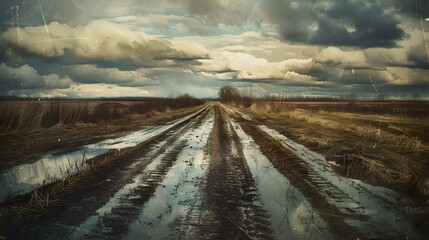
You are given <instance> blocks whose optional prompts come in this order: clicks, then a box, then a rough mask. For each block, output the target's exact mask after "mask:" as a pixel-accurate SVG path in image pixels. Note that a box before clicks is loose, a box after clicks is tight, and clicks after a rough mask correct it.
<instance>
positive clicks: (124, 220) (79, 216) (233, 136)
mask: <svg viewBox="0 0 429 240" xmlns="http://www.w3.org/2000/svg"><path fill="white" fill-rule="evenodd" d="M142 136H144V135H141V136H140V137H137V138H133V139H135V145H133V144H131V145H128V146H127V148H124V149H123V150H121V151H116V152H113V153H112V152H109V153H108V154H107V155H108V156H109V158H108V159H107V160H106V159H104V160H103V161H102V159H98V158H102V156H99V157H96V158H94V159H95V160H97V161H100V162H101V163H102V164H98V165H96V167H91V168H89V169H88V170H87V171H85V172H83V173H79V174H77V175H75V176H71V177H68V178H67V180H68V181H70V179H75V181H72V182H71V183H70V184H69V185H68V186H67V187H66V188H64V189H62V190H61V191H60V192H59V193H58V194H56V195H55V197H56V198H57V200H58V203H59V204H58V205H57V206H55V207H50V208H49V209H48V213H47V214H45V215H43V216H32V217H28V219H27V220H26V221H21V222H19V223H17V224H15V225H13V226H12V227H11V228H10V229H9V231H8V232H7V233H6V236H7V237H9V238H22V239H118V238H119V239H357V238H359V239H366V238H377V239H380V238H381V239H386V238H387V239H392V238H407V237H408V238H411V239H424V236H425V235H424V234H425V233H424V229H422V228H423V227H422V226H424V224H425V220H424V219H425V218H424V217H422V216H427V213H428V211H427V209H426V208H423V207H420V208H417V207H413V206H415V205H413V202H412V200H411V199H408V198H406V197H405V196H403V195H400V194H399V193H396V192H395V191H393V190H390V189H386V188H380V187H376V186H372V185H370V184H365V183H363V182H360V181H358V180H355V179H349V178H344V177H341V176H339V175H337V174H336V172H335V171H334V170H333V169H332V164H331V163H329V162H327V161H326V160H325V159H324V158H323V156H321V155H319V154H317V153H315V152H312V151H311V150H310V149H308V148H305V147H304V146H302V145H299V144H297V143H295V142H294V141H292V140H290V139H287V138H286V137H285V136H283V135H282V134H280V133H278V132H277V131H276V130H275V129H273V128H272V127H270V123H269V121H266V120H265V119H255V118H252V116H248V115H244V114H241V113H240V112H238V111H237V110H234V109H232V108H229V107H228V106H226V105H221V104H218V103H212V104H211V105H210V106H208V107H207V108H206V109H205V110H204V111H202V112H199V113H198V114H196V115H189V116H188V118H186V120H184V121H183V122H180V123H179V124H176V125H174V126H172V127H171V128H168V129H166V130H164V131H159V132H156V133H154V134H153V135H152V136H151V137H150V138H149V139H146V140H144V137H142ZM106 141H107V142H110V143H112V144H113V145H114V144H120V143H119V142H120V141H118V140H117V139H116V140H115V139H112V140H106ZM104 158H105V157H104ZM416 223H417V224H420V225H417V224H416ZM419 226H420V227H419Z"/></svg>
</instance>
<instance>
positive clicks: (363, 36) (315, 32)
mask: <svg viewBox="0 0 429 240" xmlns="http://www.w3.org/2000/svg"><path fill="white" fill-rule="evenodd" d="M263 7H264V9H265V12H266V14H267V17H268V19H269V20H270V21H272V22H273V23H275V24H278V25H279V28H280V34H281V35H282V37H283V38H284V39H285V40H289V41H295V42H301V43H309V44H317V45H340V46H356V47H362V48H368V47H395V46H396V45H397V41H399V40H402V39H403V38H404V37H405V36H406V35H405V33H404V31H403V30H402V29H401V28H400V27H399V26H398V25H399V20H398V19H397V18H396V17H395V15H393V14H390V13H387V12H385V11H384V9H383V8H382V6H381V5H379V4H377V2H376V1H375V0H369V1H354V0H328V1H316V0H304V1H292V0H285V1H283V0H268V1H264V2H263Z"/></svg>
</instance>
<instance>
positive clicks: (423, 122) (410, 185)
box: [250, 101, 429, 198]
mask: <svg viewBox="0 0 429 240" xmlns="http://www.w3.org/2000/svg"><path fill="white" fill-rule="evenodd" d="M250 110H251V111H252V112H254V113H258V114H260V115H261V116H264V117H266V118H269V119H273V120H274V121H275V122H276V123H277V124H276V127H277V128H278V129H279V130H280V131H281V132H285V135H287V136H289V137H290V138H292V139H294V140H295V141H297V142H300V143H302V144H304V145H306V146H308V147H310V148H312V149H313V150H315V151H317V152H320V153H323V154H324V155H325V156H327V158H328V160H331V161H335V162H337V163H338V164H339V165H341V166H345V167H346V168H339V170H340V171H343V173H344V171H345V172H348V174H358V175H359V176H358V177H360V178H365V179H366V180H372V181H375V182H378V183H380V184H387V185H390V186H391V187H403V188H404V189H408V190H410V189H413V190H411V191H414V189H415V188H417V189H418V190H417V192H420V193H422V194H424V195H425V196H426V198H427V197H428V196H429V182H428V179H429V148H428V146H429V104H428V103H427V102H268V101H260V102H256V103H254V104H253V106H252V107H251V109H250ZM349 166H350V167H349Z"/></svg>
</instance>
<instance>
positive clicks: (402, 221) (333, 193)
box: [259, 125, 427, 239]
mask: <svg viewBox="0 0 429 240" xmlns="http://www.w3.org/2000/svg"><path fill="white" fill-rule="evenodd" d="M259 128H260V129H261V130H263V131H264V132H266V133H267V134H269V135H270V136H272V137H273V138H275V139H277V140H279V141H280V142H281V143H282V144H283V146H284V147H285V148H287V149H289V150H290V151H292V152H293V153H294V154H295V155H296V156H298V157H299V158H300V159H302V160H303V161H304V162H305V163H306V164H307V165H308V166H309V167H310V172H309V176H310V180H311V181H312V182H313V183H315V185H316V186H317V188H318V190H319V193H321V195H322V196H323V197H324V198H325V199H326V200H327V202H328V203H329V204H331V205H334V206H335V207H337V208H338V209H339V210H340V211H341V212H342V213H344V214H345V215H349V216H350V218H346V219H345V222H346V223H348V224H349V225H351V226H354V227H356V228H358V229H359V231H360V232H361V233H363V234H365V236H366V237H368V238H385V237H388V236H390V237H398V236H402V237H408V238H411V239H420V238H422V237H423V236H422V235H421V233H420V232H419V231H417V229H416V228H414V226H412V225H411V224H410V222H409V220H410V219H409V218H411V217H412V215H410V214H414V213H418V212H420V211H427V210H424V209H421V208H414V207H410V204H411V201H410V200H409V199H406V198H404V197H402V196H400V195H399V194H398V193H396V192H395V191H393V190H390V189H387V188H384V187H377V186H372V185H370V184H366V183H364V182H362V181H360V180H356V179H350V178H346V177H342V176H339V175H337V174H336V173H335V172H334V170H333V169H332V165H331V163H329V162H327V161H326V160H325V158H324V157H323V156H322V155H320V154H318V153H315V152H313V151H311V150H310V149H308V148H306V147H305V146H303V145H301V144H298V143H296V142H294V141H292V140H291V139H288V138H287V137H285V136H284V135H282V134H280V133H279V132H277V131H276V130H274V129H271V128H268V127H267V126H263V125H261V126H259Z"/></svg>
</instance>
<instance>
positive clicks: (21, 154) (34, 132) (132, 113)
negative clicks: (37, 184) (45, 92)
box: [0, 94, 204, 170]
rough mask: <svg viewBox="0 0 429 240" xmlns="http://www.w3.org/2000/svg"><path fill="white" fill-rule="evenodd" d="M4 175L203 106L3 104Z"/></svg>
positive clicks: (169, 102) (190, 101)
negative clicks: (45, 156) (43, 156)
mask: <svg viewBox="0 0 429 240" xmlns="http://www.w3.org/2000/svg"><path fill="white" fill-rule="evenodd" d="M0 103H1V104H0V150H1V152H2V157H1V158H0V170H1V169H4V168H8V167H11V166H14V165H17V164H22V163H25V162H27V161H31V160H33V159H34V157H35V155H37V154H39V153H41V152H44V151H49V150H50V149H54V148H57V147H60V148H67V147H70V148H72V147H74V146H79V145H84V144H88V143H92V142H94V141H99V140H101V139H103V138H107V137H109V136H110V137H111V136H112V134H114V133H119V132H127V131H133V130H137V129H140V128H141V127H142V126H145V125H157V124H160V123H163V122H168V121H171V120H172V119H174V118H177V117H180V116H181V115H186V114H188V113H189V111H193V109H194V108H198V106H200V105H201V104H203V103H204V102H203V101H201V100H198V99H195V98H193V97H191V96H189V95H186V94H185V95H182V96H179V97H177V98H174V99H154V100H139V101H114V100H113V101H95V100H94V101H77V100H74V101H58V100H46V101H37V100H34V101H32V100H31V101H29V100H25V101H0Z"/></svg>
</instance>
